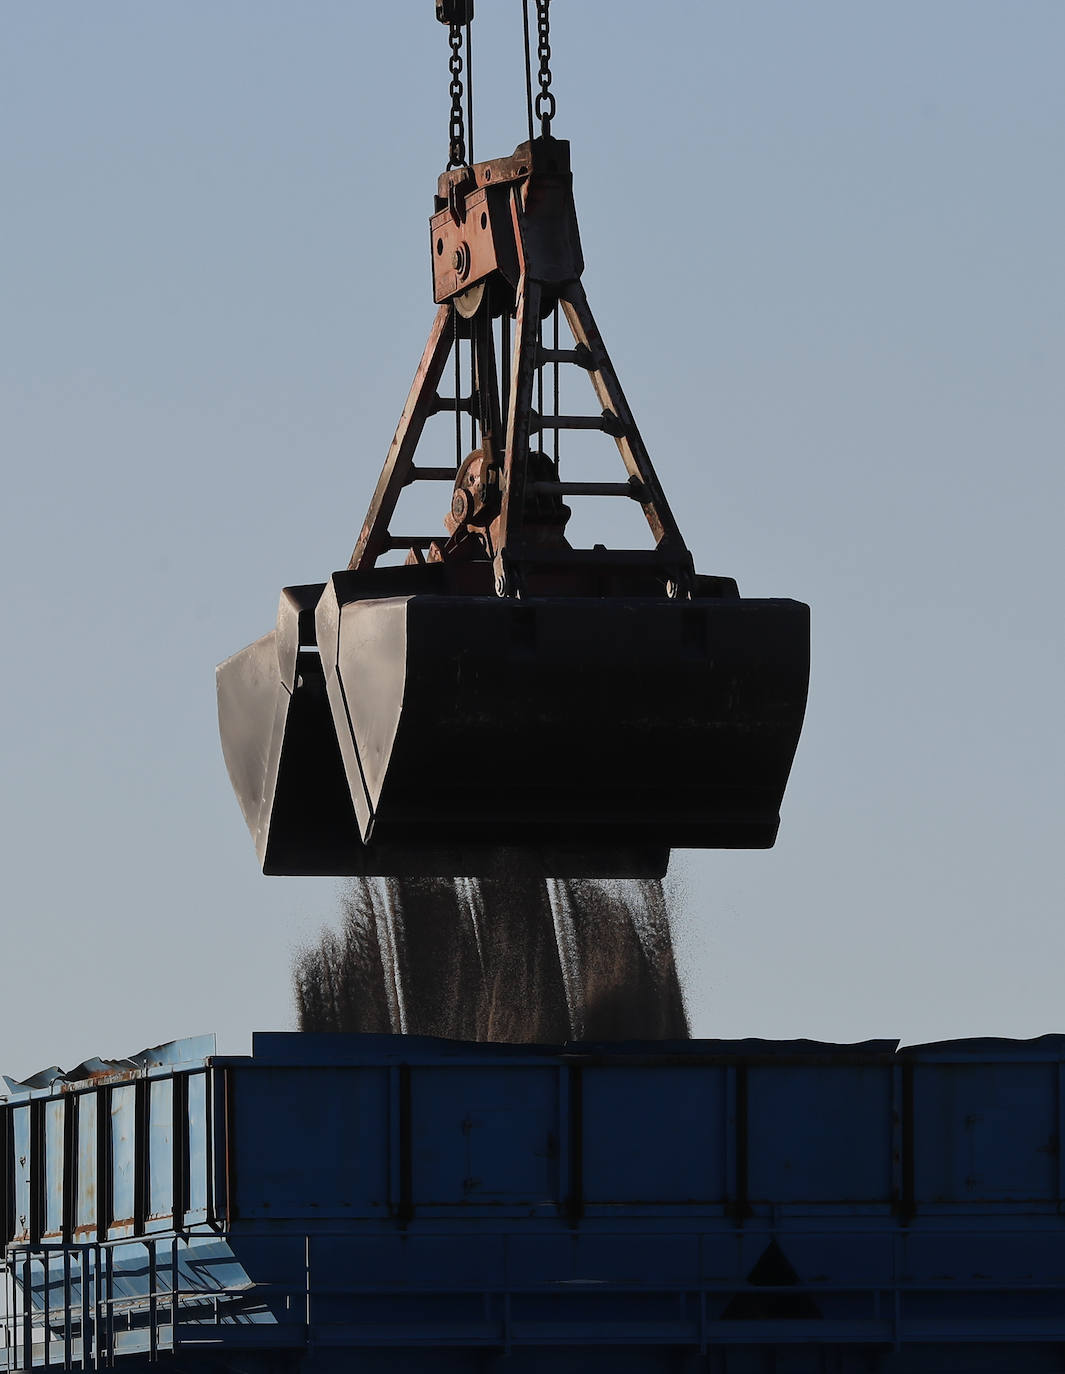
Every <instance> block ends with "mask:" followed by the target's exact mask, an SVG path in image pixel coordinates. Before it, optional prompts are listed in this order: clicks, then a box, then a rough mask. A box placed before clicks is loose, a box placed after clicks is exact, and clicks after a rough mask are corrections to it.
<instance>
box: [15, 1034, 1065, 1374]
mask: <svg viewBox="0 0 1065 1374" xmlns="http://www.w3.org/2000/svg"><path fill="white" fill-rule="evenodd" d="M1063 1047H1065V1039H1063V1038H1062V1037H1059V1036H1047V1037H1044V1038H1042V1039H1040V1040H1035V1041H1029V1042H1013V1041H1000V1040H970V1041H956V1042H949V1043H945V1044H940V1045H929V1046H921V1047H917V1048H908V1049H906V1050H903V1051H898V1050H897V1046H896V1043H895V1042H894V1041H873V1042H867V1043H865V1044H862V1045H853V1046H839V1045H823V1044H816V1043H813V1042H804V1041H799V1042H789V1043H776V1042H768V1041H755V1040H751V1041H741V1042H725V1041H691V1042H683V1043H678V1044H675V1045H663V1044H659V1043H653V1044H652V1043H644V1044H629V1045H587V1044H583V1045H570V1046H564V1047H543V1046H532V1047H514V1046H502V1045H466V1044H461V1043H457V1042H449V1041H439V1040H428V1039H417V1038H409V1037H393V1036H380V1037H377V1036H345V1035H281V1034H266V1035H257V1036H256V1037H255V1038H254V1045H253V1053H252V1055H251V1056H249V1057H243V1056H241V1057H230V1056H218V1055H215V1054H213V1053H212V1050H213V1045H212V1044H211V1042H210V1041H209V1040H199V1041H183V1042H178V1043H177V1044H175V1045H171V1046H165V1047H162V1048H161V1049H159V1050H154V1051H147V1052H145V1054H143V1055H140V1056H136V1057H135V1058H134V1059H132V1060H128V1061H122V1062H121V1063H111V1064H107V1063H101V1062H100V1061H94V1062H93V1063H91V1064H86V1065H82V1066H80V1067H79V1069H78V1070H75V1071H73V1072H72V1073H71V1074H68V1075H63V1074H60V1073H59V1071H58V1070H51V1071H48V1073H46V1074H44V1075H39V1076H38V1077H37V1078H36V1079H34V1080H31V1081H30V1082H28V1083H24V1084H16V1083H11V1082H10V1081H9V1082H8V1091H7V1095H6V1098H4V1099H3V1101H2V1105H0V1141H2V1144H3V1175H2V1181H3V1186H2V1188H0V1237H2V1239H3V1241H4V1243H5V1245H6V1258H7V1275H8V1281H7V1289H6V1312H7V1315H6V1318H5V1320H4V1322H3V1324H2V1325H3V1331H4V1333H5V1334H4V1340H3V1342H2V1344H0V1368H4V1369H18V1368H25V1367H30V1366H32V1365H43V1364H44V1363H46V1362H48V1363H55V1364H60V1365H65V1366H66V1367H70V1366H71V1365H76V1366H78V1367H82V1366H84V1367H93V1368H95V1367H97V1366H98V1365H100V1364H107V1363H109V1362H111V1361H112V1360H120V1361H121V1362H122V1363H124V1364H127V1365H129V1366H130V1367H132V1365H133V1364H134V1363H136V1362H138V1361H139V1362H141V1363H146V1362H151V1361H152V1360H154V1359H157V1358H159V1357H160V1356H161V1355H163V1354H166V1355H167V1356H168V1357H169V1355H170V1354H171V1353H172V1352H179V1353H180V1355H181V1358H182V1360H183V1361H184V1362H185V1363H186V1364H190V1363H191V1364H195V1363H196V1362H197V1361H200V1362H202V1363H203V1364H204V1366H206V1364H207V1363H208V1362H210V1363H211V1364H212V1365H213V1366H214V1367H215V1368H219V1367H220V1366H221V1367H225V1368H232V1369H233V1370H234V1371H236V1370H240V1371H242V1374H246V1372H247V1371H248V1370H249V1369H251V1367H252V1366H257V1367H258V1366H261V1367H262V1369H263V1371H264V1374H265V1371H266V1370H267V1369H273V1368H274V1367H276V1368H277V1369H278V1370H279V1371H280V1370H281V1368H282V1366H284V1367H285V1368H286V1369H288V1368H289V1367H290V1366H291V1362H292V1360H293V1359H297V1360H299V1361H307V1362H308V1367H310V1365H314V1366H315V1367H316V1368H317V1367H318V1366H320V1365H328V1364H330V1363H331V1362H332V1363H335V1364H336V1365H337V1366H338V1369H339V1368H340V1367H341V1366H343V1368H344V1369H345V1370H348V1369H356V1370H363V1369H366V1370H377V1369H395V1370H404V1371H406V1370H412V1371H419V1370H426V1371H429V1370H432V1371H445V1370H446V1371H452V1370H455V1371H457V1370H467V1369H468V1370H474V1369H476V1370H481V1369H484V1368H486V1367H491V1364H490V1363H489V1364H488V1365H486V1363H485V1362H486V1361H489V1362H491V1361H493V1360H495V1359H496V1358H499V1359H505V1360H506V1361H507V1363H506V1364H505V1366H503V1367H504V1368H505V1369H507V1370H514V1371H520V1374H525V1371H527V1370H528V1371H539V1370H546V1369H550V1370H563V1371H564V1370H569V1369H574V1370H577V1369H579V1370H590V1371H596V1370H600V1369H602V1370H604V1371H605V1370H611V1371H614V1370H619V1369H620V1370H629V1369H631V1370H633V1371H637V1370H658V1369H663V1370H665V1369H669V1370H676V1369H684V1368H689V1367H690V1368H692V1369H705V1368H713V1369H720V1368H725V1367H727V1369H728V1370H730V1371H734V1372H735V1371H740V1374H743V1371H746V1370H752V1371H754V1370H762V1369H765V1368H768V1367H769V1365H767V1364H766V1363H765V1362H766V1361H767V1360H769V1359H770V1358H772V1360H774V1361H775V1364H773V1366H772V1367H773V1368H775V1369H776V1370H778V1371H781V1372H783V1371H791V1370H794V1371H796V1374H799V1372H800V1371H807V1370H815V1369H833V1370H840V1371H844V1370H845V1371H849V1370H851V1369H853V1370H859V1369H861V1370H867V1369H870V1368H880V1367H881V1366H882V1367H883V1368H884V1369H890V1370H892V1371H911V1370H912V1371H924V1370H936V1371H941V1370H959V1371H961V1370H973V1371H976V1370H988V1369H1008V1370H1011V1371H1012V1370H1017V1371H1025V1370H1037V1369H1038V1370H1042V1369H1050V1368H1055V1369H1056V1368H1059V1366H1060V1344H1061V1343H1063V1342H1065V1217H1063V1213H1065V1178H1063V1174H1062V1159H1061V1152H1060V1140H1061V1136H1062V1130H1061V1125H1062V1112H1063V1109H1065V1108H1063V1104H1065V1094H1063V1092H1062V1081H1063V1074H1065V1058H1063ZM726 1356H727V1363H726V1364H722V1360H723V1359H725V1357H726ZM884 1361H887V1362H886V1363H884Z"/></svg>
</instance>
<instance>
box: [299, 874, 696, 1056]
mask: <svg viewBox="0 0 1065 1374" xmlns="http://www.w3.org/2000/svg"><path fill="white" fill-rule="evenodd" d="M294 983H295V994H296V1006H297V1012H298V1017H299V1026H300V1029H301V1030H304V1031H368V1032H389V1031H391V1032H398V1033H401V1034H406V1035H441V1036H448V1037H451V1038H454V1039H462V1040H480V1041H489V1040H494V1041H511V1042H526V1043H529V1042H541V1043H545V1042H561V1041H566V1040H628V1039H656V1040H673V1039H682V1038H685V1037H687V1035H688V1023H687V1017H686V1015H685V1011H684V1001H683V997H682V995H681V990H680V984H679V982H678V979H677V971H676V965H675V962H674V957H673V942H672V937H671V933H670V923H669V911H668V907H667V902H666V897H665V893H664V892H663V888H662V884H661V883H660V882H658V881H650V880H647V881H642V880H625V881H620V880H611V881H605V880H584V879H580V880H577V879H561V878H544V877H543V876H542V875H538V874H536V873H534V872H532V871H524V872H523V871H522V870H521V869H520V868H519V867H518V866H516V864H515V863H514V862H513V860H512V858H511V856H508V859H507V862H506V864H505V866H504V865H503V864H501V865H500V868H499V870H498V872H497V873H496V874H494V875H491V876H482V877H480V878H367V879H360V880H356V881H355V882H354V883H353V885H352V887H351V888H350V889H349V891H348V893H347V895H346V896H345V899H344V903H343V919H342V921H341V924H340V928H339V929H338V930H329V931H326V932H325V933H324V934H323V935H322V937H321V939H320V940H319V941H318V943H317V944H316V945H314V946H312V947H310V948H307V949H305V950H303V951H302V952H301V953H300V954H299V956H298V957H297V960H296V964H295V968H294Z"/></svg>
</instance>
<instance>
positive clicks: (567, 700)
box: [316, 569, 809, 875]
mask: <svg viewBox="0 0 1065 1374" xmlns="http://www.w3.org/2000/svg"><path fill="white" fill-rule="evenodd" d="M406 571H408V572H410V573H414V574H416V578H417V574H418V573H421V572H422V571H423V570H415V569H409V570H406ZM371 576H373V575H372V574H371ZM417 580H419V581H420V580H421V579H420V578H417ZM360 581H363V582H364V581H365V575H364V574H359V573H342V574H337V575H336V576H335V577H334V578H333V580H332V582H331V583H330V584H329V585H328V586H327V588H326V591H325V594H324V595H323V598H322V601H321V602H320V604H319V608H318V613H317V617H316V619H317V636H318V643H319V647H320V652H321V663H322V668H323V671H324V677H325V683H326V689H327V692H328V696H329V701H330V705H331V707H332V711H333V720H334V724H335V726H336V733H337V738H338V740H339V743H340V753H341V756H342V758H343V763H344V769H345V773H346V776H347V780H348V785H349V787H350V791H351V798H352V802H353V804H354V809H355V813H356V816H357V818H358V824H359V831H360V834H361V835H362V836H363V838H364V840H366V841H367V842H368V843H369V844H370V845H371V847H374V846H377V845H380V846H382V847H385V848H388V847H391V846H393V845H401V844H405V845H408V846H417V843H418V839H419V837H423V838H424V839H426V840H428V839H431V840H432V841H433V843H435V844H440V845H444V846H447V845H454V846H456V847H459V848H461V847H463V846H467V845H470V844H474V845H476V844H485V845H489V846H496V845H521V846H524V847H526V848H533V849H535V850H537V851H539V853H540V854H541V855H542V856H543V859H544V863H545V867H546V870H547V871H548V872H553V873H555V874H558V875H562V874H566V873H572V874H579V873H598V874H601V875H602V874H609V873H614V874H615V875H620V874H621V873H622V872H625V871H628V872H641V873H654V872H657V873H659V874H660V873H662V872H664V871H665V866H666V862H667V860H668V851H669V849H671V848H675V847H684V848H688V847H697V848H730V849H750V848H765V847H768V846H771V845H772V844H773V841H774V839H775V837H776V832H777V826H778V823H779V810H780V803H781V798H782V796H783V793H784V788H785V784H786V782H787V778H788V772H789V770H790V767H791V763H792V758H793V756H794V753H795V748H796V745H797V742H798V738H799V732H800V728H801V725H802V718H803V712H804V709H805V704H806V689H807V679H808V672H809V611H808V608H807V607H806V606H805V605H802V604H801V603H798V602H794V601H784V600H781V601H772V600H741V599H740V598H739V597H732V598H715V599H696V600H692V601H685V602H682V601H671V600H667V599H665V598H649V597H631V598H612V599H604V598H592V597H588V598H583V597H573V598H532V599H528V600H522V601H515V600H506V599H501V598H496V597H492V596H455V595H446V594H445V595H432V594H424V593H415V594H412V595H390V596H380V595H377V596H375V595H372V594H371V595H370V596H359V595H355V594H354V593H356V591H357V590H358V589H359V583H360ZM626 856H627V857H626ZM626 866H627V867H626Z"/></svg>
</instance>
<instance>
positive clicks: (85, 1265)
mask: <svg viewBox="0 0 1065 1374" xmlns="http://www.w3.org/2000/svg"><path fill="white" fill-rule="evenodd" d="M78 1260H79V1269H80V1273H81V1367H82V1369H88V1368H89V1358H90V1355H91V1353H92V1344H91V1342H92V1337H91V1335H90V1329H89V1282H90V1279H89V1247H88V1246H87V1245H83V1246H82V1248H81V1253H80V1255H79V1256H78Z"/></svg>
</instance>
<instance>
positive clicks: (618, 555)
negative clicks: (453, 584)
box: [348, 138, 693, 596]
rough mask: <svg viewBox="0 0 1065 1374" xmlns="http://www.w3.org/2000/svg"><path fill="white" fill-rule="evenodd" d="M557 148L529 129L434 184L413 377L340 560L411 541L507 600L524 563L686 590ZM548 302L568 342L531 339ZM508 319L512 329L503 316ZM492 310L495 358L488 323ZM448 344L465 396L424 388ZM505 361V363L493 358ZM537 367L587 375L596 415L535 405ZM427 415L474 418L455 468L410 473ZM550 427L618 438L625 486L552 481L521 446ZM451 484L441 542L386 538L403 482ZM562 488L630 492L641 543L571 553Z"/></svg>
mask: <svg viewBox="0 0 1065 1374" xmlns="http://www.w3.org/2000/svg"><path fill="white" fill-rule="evenodd" d="M572 181H573V179H572V174H571V171H570V160H569V144H568V143H567V142H565V141H563V140H558V139H553V138H537V139H535V140H533V141H531V142H526V143H523V144H521V145H519V147H518V148H517V149H516V150H515V152H514V154H513V155H512V156H511V157H507V158H496V159H493V160H491V161H488V162H480V163H476V164H475V165H474V166H472V167H468V168H467V167H460V168H455V169H453V170H451V171H448V172H445V173H443V175H442V176H441V177H440V180H439V184H438V189H437V198H436V205H437V209H436V213H435V214H434V215H433V217H432V219H431V221H430V251H431V257H432V266H433V294H434V298H435V300H436V301H437V302H438V304H439V306H440V309H439V310H438V312H437V316H436V319H435V320H434V322H433V328H432V330H431V332H430V335H429V340H428V342H427V344H426V347H425V352H424V354H423V355H422V360H421V363H420V365H419V367H418V371H417V373H416V375H415V379H414V383H413V385H412V387H411V390H410V394H409V396H408V398H407V403H406V405H405V406H404V408H403V414H402V417H401V419H400V423H399V426H398V428H397V430H396V433H395V437H394V438H393V441H392V444H391V447H390V449H389V453H388V456H387V459H386V461H385V466H384V469H383V471H382V473H381V477H380V479H379V481H378V484H377V489H376V491H375V492H374V496H373V500H372V501H371V503H370V507H369V510H368V512H367V515H366V519H365V521H364V523H363V527H362V531H361V533H360V535H359V539H358V542H357V543H356V545H355V549H354V552H353V553H352V556H351V560H350V562H349V564H348V566H349V568H350V569H352V570H365V569H367V568H371V567H373V566H374V565H375V564H376V562H377V560H378V559H379V558H380V557H381V556H382V555H383V554H385V553H386V552H388V551H390V550H392V549H395V548H402V547H404V546H405V545H406V544H407V543H409V545H410V555H409V557H410V559H411V560H412V561H418V562H421V561H423V560H425V561H429V562H438V561H447V560H449V559H453V558H460V559H463V560H466V559H468V558H470V557H477V558H478V559H480V558H487V559H489V560H490V561H491V563H492V566H493V570H494V576H495V585H496V590H497V593H498V594H499V595H501V596H506V595H512V594H514V593H515V592H516V591H517V590H518V589H519V588H520V587H521V586H522V585H523V584H524V582H525V580H526V578H527V576H528V574H529V573H530V572H531V571H533V570H535V569H543V568H545V567H547V566H549V565H550V566H552V567H554V568H556V569H557V570H559V571H561V570H562V569H564V568H567V567H569V568H574V567H575V566H576V565H577V564H581V563H587V562H588V561H589V560H590V561H592V562H602V563H605V562H610V563H612V564H614V565H619V564H623V565H628V566H632V567H636V566H640V567H644V568H647V569H648V570H650V569H654V570H655V571H657V572H658V573H659V574H660V575H661V578H662V581H663V585H664V586H665V587H668V588H669V590H670V593H671V594H672V595H681V596H684V595H687V594H690V590H691V586H692V577H693V566H692V559H691V554H690V553H689V551H688V549H687V546H686V545H685V543H684V540H683V538H682V536H681V534H680V531H679V529H678V527H677V523H676V521H675V519H674V517H673V514H672V511H671V510H670V508H669V503H668V502H667V500H666V497H665V493H664V492H663V490H662V486H661V483H660V482H659V480H658V477H657V475H656V473H655V470H654V467H653V465H652V463H651V459H650V456H649V454H648V452H647V448H646V446H645V444H644V442H643V439H642V438H641V436H640V432H639V429H638V428H637V425H636V421H635V419H634V418H633V415H632V411H631V410H630V408H629V405H628V402H627V401H626V399H625V394H624V392H623V390H622V388H621V383H620V382H619V380H618V377H617V373H616V372H615V370H614V366H613V364H612V363H611V361H610V356H609V354H608V352H607V350H606V346H605V344H604V342H603V338H602V335H601V334H600V332H599V329H598V327H597V326H596V323H595V318H594V316H593V315H592V311H591V307H590V306H589V304H588V299H587V296H586V295H585V292H584V287H583V285H582V283H581V274H582V272H583V270H584V259H583V256H582V253H581V243H580V233H579V230H578V227H577V215H576V210H575V207H574V203H573V189H572ZM556 307H557V308H560V309H561V312H562V314H563V316H564V318H565V320H566V322H567V324H568V326H569V329H570V332H571V334H572V347H570V348H566V349H558V348H554V349H552V348H548V347H545V345H544V339H543V330H542V322H543V320H544V319H545V318H546V317H547V316H548V315H549V314H550V313H551V311H552V310H554V309H555V308H556ZM512 317H513V320H514V323H513V327H511V325H510V319H511V318H512ZM497 318H501V319H502V321H503V324H502V327H501V334H500V337H501V341H502V351H503V354H504V356H503V357H502V359H497V348H496V344H495V337H494V321H495V320H496V319H497ZM460 340H469V342H470V345H471V348H470V351H471V355H472V359H473V366H472V374H473V375H472V379H471V390H470V394H469V395H468V396H466V397H461V396H457V395H455V396H451V397H445V396H441V395H440V394H439V387H440V383H441V379H442V378H443V375H444V371H445V368H446V366H447V363H448V360H449V358H451V356H452V352H453V350H454V349H455V348H456V347H458V346H459V342H460ZM507 355H509V356H507ZM548 364H555V365H569V366H573V367H576V368H578V369H580V370H582V371H584V372H585V373H587V375H588V377H589V380H590V382H591V385H592V388H593V390H594V393H595V396H596V398H597V401H598V404H599V407H600V409H599V413H598V414H590V415H560V414H543V413H540V412H539V411H538V410H537V409H536V407H535V405H534V393H535V389H536V381H537V375H538V373H539V372H540V371H541V369H543V368H544V367H545V366H546V365H548ZM441 410H456V411H459V410H462V411H468V412H469V413H470V414H471V415H473V416H474V417H475V419H476V421H477V426H478V431H479V435H480V444H479V447H478V448H477V449H476V450H475V451H473V452H471V453H469V454H468V455H466V456H465V457H464V458H463V457H462V455H459V456H458V459H457V462H456V466H455V468H453V469H452V468H440V467H425V468H419V467H418V466H416V464H415V462H414V457H415V451H416V449H417V446H418V442H419V440H420V438H421V435H422V430H423V428H424V426H425V423H426V421H427V420H428V418H429V417H430V416H431V415H433V414H436V413H437V412H439V411H441ZM550 429H555V430H575V429H596V430H600V431H602V432H603V433H605V434H607V435H609V436H610V437H611V438H612V439H613V440H614V442H615V444H616V445H617V449H618V452H619V454H620V457H621V460H622V463H623V464H624V468H625V475H626V480H625V481H619V482H565V481H562V480H561V479H560V476H559V474H558V472H557V471H552V470H551V469H550V467H549V465H548V464H546V463H545V462H544V457H543V455H541V454H539V453H538V452H536V451H534V450H533V449H532V445H531V440H532V439H533V437H534V436H537V435H540V434H543V433H545V432H546V431H548V430H550ZM426 480H433V481H451V482H452V484H453V494H452V500H451V511H450V513H449V515H448V517H447V521H446V524H447V528H448V531H449V533H450V538H449V539H447V540H444V539H442V538H440V537H438V536H428V537H423V538H417V537H415V538H413V539H411V538H410V537H409V536H397V535H394V534H393V533H392V532H391V528H390V522H391V520H392V516H393V514H394V512H395V508H396V504H397V502H398V500H399V497H400V495H401V493H402V491H403V489H404V488H405V487H407V486H408V485H410V484H411V483H413V482H418V481H426ZM567 496H580V497H585V496H599V497H612V498H617V497H621V498H624V499H628V500H634V501H636V502H637V503H638V504H639V505H640V507H641V509H642V511H643V514H644V516H645V518H646V520H647V523H648V526H649V527H650V530H651V533H652V535H653V538H654V549H653V550H650V551H646V550H630V551H617V550H614V551H611V552H609V553H607V551H606V550H602V551H590V550H589V551H584V552H583V553H582V552H580V551H578V550H574V549H570V548H569V546H568V544H566V542H565V539H564V535H563V531H564V526H565V520H566V517H567V516H568V510H567V508H566V507H565V506H564V504H563V500H564V498H565V497H567Z"/></svg>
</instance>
